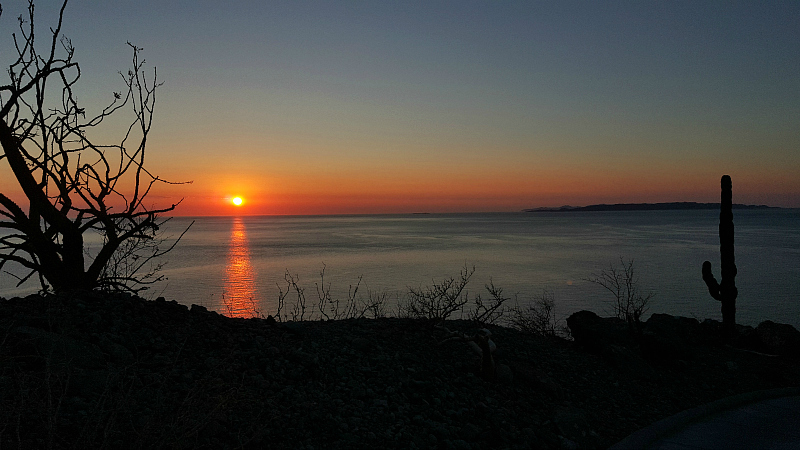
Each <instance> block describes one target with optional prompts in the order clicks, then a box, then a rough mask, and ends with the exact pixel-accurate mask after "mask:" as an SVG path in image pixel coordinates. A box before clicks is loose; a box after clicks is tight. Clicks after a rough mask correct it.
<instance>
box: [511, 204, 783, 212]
mask: <svg viewBox="0 0 800 450" xmlns="http://www.w3.org/2000/svg"><path fill="white" fill-rule="evenodd" d="M733 208H734V209H780V208H778V207H775V206H766V205H742V204H738V203H734V204H733ZM692 209H719V203H697V202H671V203H615V204H613V205H607V204H600V205H589V206H569V205H565V206H556V207H541V208H532V209H524V210H523V211H524V212H577V211H676V210H692Z"/></svg>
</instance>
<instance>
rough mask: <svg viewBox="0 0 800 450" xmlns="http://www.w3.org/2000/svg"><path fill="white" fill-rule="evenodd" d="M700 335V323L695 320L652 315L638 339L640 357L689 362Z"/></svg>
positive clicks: (651, 359) (649, 359)
mask: <svg viewBox="0 0 800 450" xmlns="http://www.w3.org/2000/svg"><path fill="white" fill-rule="evenodd" d="M701 333H702V330H701V327H700V322H698V321H697V320H696V319H692V318H688V317H675V316H671V315H669V314H653V315H652V316H650V318H649V319H648V320H647V322H645V324H644V330H643V332H642V336H641V339H640V348H641V352H642V357H643V358H645V359H646V360H648V361H659V362H664V361H673V360H689V359H691V358H692V355H693V352H692V350H691V349H692V347H693V346H694V344H696V343H697V342H698V341H699V340H700V335H701Z"/></svg>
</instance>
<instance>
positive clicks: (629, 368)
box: [602, 345, 653, 379]
mask: <svg viewBox="0 0 800 450" xmlns="http://www.w3.org/2000/svg"><path fill="white" fill-rule="evenodd" d="M602 356H603V359H605V360H606V361H607V362H608V363H609V364H610V365H611V366H613V367H615V368H616V369H618V370H619V371H620V372H623V373H626V374H630V375H633V376H635V377H637V378H641V379H647V378H650V376H651V375H652V373H653V369H652V368H651V367H650V366H649V365H648V364H647V362H646V361H645V360H644V359H642V357H641V356H639V355H638V354H636V353H635V352H634V351H633V350H631V349H630V348H628V347H624V346H621V345H609V346H607V347H605V349H604V350H603V352H602Z"/></svg>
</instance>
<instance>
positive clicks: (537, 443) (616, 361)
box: [0, 292, 800, 448]
mask: <svg viewBox="0 0 800 450" xmlns="http://www.w3.org/2000/svg"><path fill="white" fill-rule="evenodd" d="M654 317H661V316H659V315H654ZM614 320H616V319H614ZM653 320H654V319H653V318H651V319H650V320H649V321H648V322H647V323H645V324H644V325H645V330H644V331H645V332H646V333H648V332H649V331H648V328H646V327H647V326H649V324H650V322H651V321H653ZM660 320H661V324H662V326H663V325H664V324H671V323H673V322H672V321H670V320H665V319H664V318H663V317H662V318H661V319H660ZM687 320H690V321H691V319H687ZM618 323H620V322H618ZM653 323H656V322H653ZM674 323H676V324H677V323H683V322H681V321H677V322H674ZM621 324H622V326H623V330H624V329H625V328H626V325H625V322H621ZM432 325H433V322H432V321H430V320H428V319H401V318H383V319H371V320H370V319H349V320H337V321H333V320H331V321H305V322H291V321H290V322H284V323H280V322H276V321H274V320H267V319H256V318H252V319H232V318H228V317H225V316H222V315H219V314H216V313H213V312H209V311H207V310H205V308H202V307H199V306H193V307H192V308H187V307H185V306H183V305H180V304H177V303H175V302H169V301H164V300H163V299H160V300H157V301H145V300H143V299H140V298H137V297H133V296H127V295H121V294H115V295H110V294H102V293H96V292H95V293H84V294H80V295H60V296H52V295H51V296H38V295H33V296H30V297H28V298H25V299H11V300H5V301H0V445H2V446H3V447H13V448H16V447H22V448H104V447H105V448H248V447H251V448H260V447H270V448H374V447H375V446H376V445H381V446H388V447H389V448H391V447H393V446H394V447H395V448H414V447H416V448H575V447H576V446H577V447H580V448H604V447H607V446H609V445H611V444H613V443H614V442H616V441H618V440H620V439H622V438H623V437H625V436H626V435H628V434H629V433H631V432H633V431H635V430H637V429H639V428H641V427H644V426H647V425H648V424H650V423H652V422H654V421H656V420H659V419H661V418H664V417H667V416H669V415H672V414H674V413H677V412H679V411H681V410H684V409H687V408H690V407H693V406H697V405H699V404H703V403H706V402H708V401H712V400H715V399H718V398H722V397H726V396H729V395H732V394H738V393H742V392H749V391H753V390H759V389H768V388H776V387H784V386H793V385H797V382H798V380H800V368H799V365H798V361H797V359H796V358H793V357H791V356H764V355H761V354H757V353H755V352H750V351H742V350H738V349H735V348H733V347H730V346H724V345H721V344H720V342H719V340H718V339H716V338H715V337H714V336H715V334H714V333H715V331H714V328H713V326H714V323H710V324H705V325H703V324H695V325H696V326H698V327H699V328H693V329H695V330H698V333H699V334H697V335H696V336H695V337H693V338H691V339H687V340H685V341H684V342H682V343H681V348H684V349H685V351H684V352H679V353H671V354H666V353H663V354H662V353H655V352H650V353H648V352H642V351H641V350H640V349H635V348H632V347H626V346H624V345H616V344H615V345H613V346H611V347H609V348H614V349H616V350H614V351H610V352H609V351H596V350H595V349H591V348H588V347H586V346H583V345H581V344H580V343H579V342H577V341H569V340H565V339H561V338H557V337H547V336H539V335H534V334H529V333H523V332H520V331H517V330H514V329H511V328H507V327H500V326H493V325H486V327H487V328H488V329H490V330H491V333H492V339H493V340H494V342H495V343H496V344H497V351H496V352H495V356H496V359H497V362H498V365H503V366H506V367H508V369H509V370H508V371H507V372H505V375H504V376H502V377H498V378H497V379H496V380H493V381H485V380H483V379H482V378H481V377H480V376H479V375H478V374H479V371H480V361H479V359H478V358H477V357H476V356H475V354H474V353H473V352H472V351H471V350H470V348H469V347H468V346H467V345H464V344H463V343H460V342H452V341H446V339H445V338H446V333H445V332H444V331H442V330H440V329H436V328H434V327H433V326H432ZM443 325H444V326H445V327H447V328H449V329H451V330H464V331H470V330H472V329H474V327H475V324H474V323H473V322H470V321H466V320H457V321H445V322H443ZM706 325H708V326H706ZM693 326H694V325H693ZM718 326H719V324H717V328H718ZM654 329H655V328H654ZM667 330H668V331H667V332H666V334H665V336H676V339H677V338H679V337H681V336H683V334H681V333H680V332H679V328H668V329H667ZM670 330H671V331H670ZM577 338H578V336H576V339H577ZM667 343H668V342H667ZM662 344H665V345H666V343H664V342H662ZM665 348H666V347H665ZM625 349H628V350H625Z"/></svg>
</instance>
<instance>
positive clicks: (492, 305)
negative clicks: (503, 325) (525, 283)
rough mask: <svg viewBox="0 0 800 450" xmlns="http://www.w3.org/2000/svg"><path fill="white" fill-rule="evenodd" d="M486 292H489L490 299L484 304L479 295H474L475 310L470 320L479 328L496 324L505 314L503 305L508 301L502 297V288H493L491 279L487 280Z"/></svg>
mask: <svg viewBox="0 0 800 450" xmlns="http://www.w3.org/2000/svg"><path fill="white" fill-rule="evenodd" d="M486 290H487V291H489V295H490V298H489V299H487V300H486V302H484V300H483V298H482V297H481V296H480V294H478V295H476V296H475V300H474V302H475V308H474V309H473V310H472V313H471V314H470V320H472V321H473V322H475V323H476V324H477V325H478V326H480V327H484V326H486V325H491V324H494V323H495V322H497V321H498V320H499V319H500V318H501V317H502V316H503V313H505V307H504V306H503V305H504V303H505V302H506V301H507V300H510V299H509V298H507V297H503V288H501V287H497V286H495V285H494V282H493V281H492V279H491V278H489V284H487V285H486Z"/></svg>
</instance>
